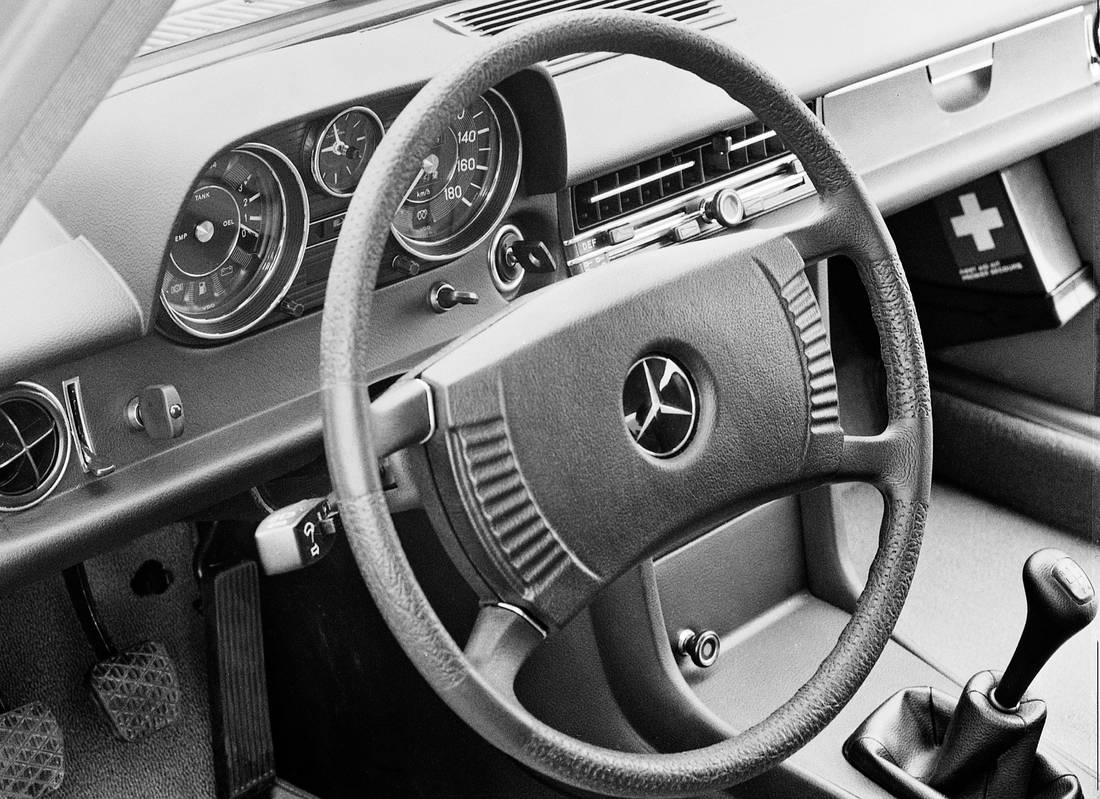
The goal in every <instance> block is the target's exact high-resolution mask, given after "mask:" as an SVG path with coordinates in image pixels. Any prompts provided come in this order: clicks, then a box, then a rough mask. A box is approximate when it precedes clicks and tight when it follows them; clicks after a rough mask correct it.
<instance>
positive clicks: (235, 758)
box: [203, 560, 276, 799]
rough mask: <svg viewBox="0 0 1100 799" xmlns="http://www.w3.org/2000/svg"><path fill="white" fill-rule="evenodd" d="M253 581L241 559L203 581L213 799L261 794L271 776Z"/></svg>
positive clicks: (255, 575)
mask: <svg viewBox="0 0 1100 799" xmlns="http://www.w3.org/2000/svg"><path fill="white" fill-rule="evenodd" d="M259 577H260V570H259V566H258V565H257V564H256V562H255V561H251V560H246V561H241V562H239V563H237V564H234V565H232V566H228V567H225V568H222V569H221V570H219V571H218V572H217V573H213V574H208V575H207V576H206V577H204V578H203V608H204V611H205V615H206V619H207V622H206V624H207V628H206V630H207V650H206V651H207V657H208V658H209V661H210V668H209V669H208V672H209V674H210V683H209V685H210V698H211V710H212V711H213V713H212V718H211V722H212V723H211V726H212V728H213V740H214V775H215V788H216V791H215V793H216V796H217V799H245V797H253V796H256V795H258V794H261V793H262V794H265V795H266V792H267V791H268V790H269V789H270V788H271V786H272V785H273V784H274V782H275V778H276V777H275V750H274V742H273V738H272V733H271V717H270V712H269V708H268V697H267V672H266V669H265V664H264V646H263V643H264V642H263V623H262V622H263V620H262V615H261V607H260V580H259Z"/></svg>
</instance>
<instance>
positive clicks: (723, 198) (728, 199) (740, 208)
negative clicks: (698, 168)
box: [702, 189, 745, 227]
mask: <svg viewBox="0 0 1100 799" xmlns="http://www.w3.org/2000/svg"><path fill="white" fill-rule="evenodd" d="M702 210H703V216H704V217H705V218H706V219H708V220H710V221H712V222H718V223H719V224H721V225H723V226H724V227H736V226H737V225H740V224H741V222H742V220H743V219H744V218H745V204H744V203H743V202H741V195H740V194H738V193H737V192H736V191H735V190H733V189H720V190H719V191H718V192H717V193H715V195H714V196H713V197H711V198H710V199H709V200H707V201H706V202H705V203H704V204H703V209H702Z"/></svg>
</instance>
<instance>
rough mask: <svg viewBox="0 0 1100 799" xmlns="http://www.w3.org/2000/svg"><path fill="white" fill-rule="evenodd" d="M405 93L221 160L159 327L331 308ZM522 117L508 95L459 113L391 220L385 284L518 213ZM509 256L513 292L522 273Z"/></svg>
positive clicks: (228, 324) (214, 328)
mask: <svg viewBox="0 0 1100 799" xmlns="http://www.w3.org/2000/svg"><path fill="white" fill-rule="evenodd" d="M407 100H408V98H407V97H400V98H380V99H376V98H363V99H358V100H356V101H354V102H353V104H351V105H349V106H346V107H342V108H337V109H329V110H327V111H325V112H324V113H323V114H320V115H317V116H312V117H310V118H306V119H296V120H290V121H288V122H286V123H284V124H282V125H280V126H278V127H276V128H274V129H271V130H267V131H263V132H257V133H256V134H255V135H253V136H251V137H250V138H249V140H248V141H246V142H242V143H240V144H236V145H234V146H232V147H231V148H227V149H225V150H222V151H221V152H219V153H217V154H216V155H214V157H213V158H211V160H210V161H209V162H208V163H207V164H206V165H204V166H203V168H202V170H201V172H200V174H199V176H198V178H196V180H195V182H194V184H193V185H192V187H191V188H190V190H189V191H188V194H187V197H186V199H185V200H184V202H183V205H182V207H181V209H180V211H179V214H178V217H177V220H176V224H175V226H174V228H173V230H172V233H171V238H170V241H169V244H168V248H167V253H166V256H165V259H164V277H163V279H162V282H161V287H160V306H161V308H162V309H163V310H164V311H165V314H164V317H165V318H164V319H163V325H162V329H166V330H167V332H169V333H171V332H178V333H181V334H184V335H185V336H190V337H194V338H197V339H201V340H206V341H219V340H225V339H230V338H233V337H236V336H239V335H242V334H244V333H247V332H249V331H250V330H252V329H254V328H257V327H260V326H263V325H264V324H265V323H268V324H270V323H271V322H272V321H273V318H277V317H278V316H279V315H282V316H285V317H298V316H301V315H302V314H304V313H307V312H309V311H313V310H316V309H317V308H319V307H320V306H321V305H322V302H323V299H324V292H325V286H326V282H327V276H328V268H329V264H330V263H331V260H332V254H333V251H334V249H335V247H336V240H337V238H338V236H339V234H340V228H341V224H342V222H343V219H344V214H345V213H346V211H347V207H348V203H349V199H350V198H351V196H352V194H353V193H354V191H355V188H356V186H357V185H358V183H359V180H360V178H361V177H362V175H363V172H364V170H365V169H366V167H367V164H368V163H369V161H370V158H371V156H372V155H373V154H374V151H375V149H376V148H377V147H378V145H379V143H380V142H381V141H382V137H383V136H384V135H385V131H386V128H387V127H388V125H389V124H391V123H392V121H393V119H394V118H395V117H396V115H397V113H398V112H399V111H400V110H401V108H402V107H403V105H404V102H407ZM522 165H523V150H522V139H521V136H520V128H519V120H518V118H517V116H516V112H515V110H514V109H513V108H512V105H511V104H510V103H509V102H508V100H506V99H505V98H504V96H503V95H502V94H501V93H500V92H499V91H495V90H494V91H491V92H489V93H487V94H486V95H485V96H483V97H481V98H478V100H476V101H475V102H474V103H473V104H471V105H470V106H469V107H466V108H462V109H461V110H459V111H458V112H457V113H455V114H454V115H453V117H452V119H451V122H450V124H449V126H448V127H447V128H446V129H445V130H443V131H442V132H441V133H440V135H439V136H438V138H437V139H436V141H435V143H434V145H433V147H432V149H431V151H430V152H429V153H428V155H426V156H425V157H424V159H423V163H422V164H421V165H420V173H419V177H418V178H417V179H416V181H415V183H414V184H413V186H411V187H410V189H409V192H408V194H407V196H406V198H405V200H404V202H403V204H402V206H401V209H400V211H399V213H398V215H397V217H396V218H395V219H394V221H393V224H392V226H391V231H392V241H391V244H390V247H389V249H388V251H387V253H386V258H385V260H386V268H384V269H383V270H382V271H381V274H380V277H379V280H378V281H377V285H378V286H386V285H389V284H391V283H395V282H397V281H399V280H402V279H406V278H409V277H415V276H416V275H418V274H420V273H421V272H426V271H429V270H430V269H432V268H434V267H436V266H438V265H439V264H441V263H442V262H445V261H453V260H455V259H456V258H460V257H461V256H463V255H465V254H467V253H468V252H470V251H471V250H472V249H474V248H475V247H476V246H477V245H478V244H479V243H481V242H482V241H483V240H484V239H485V238H486V237H487V236H488V235H490V233H492V232H493V231H494V230H496V229H497V227H498V226H499V224H500V222H501V220H502V219H503V217H504V215H505V213H506V212H507V211H508V210H509V209H510V208H511V206H512V203H513V201H514V199H515V196H516V192H517V189H518V187H519V178H520V173H521V170H522ZM511 260H512V266H511V273H507V272H505V271H503V270H504V269H505V267H506V266H507V265H506V264H505V263H504V261H503V259H502V260H501V264H500V268H499V269H497V270H494V274H496V275H498V276H500V277H501V281H502V285H504V286H505V287H508V286H510V285H511V284H512V283H517V281H518V279H519V278H520V277H521V274H520V271H519V270H522V267H520V266H518V265H516V264H515V260H514V256H513V257H512V259H511Z"/></svg>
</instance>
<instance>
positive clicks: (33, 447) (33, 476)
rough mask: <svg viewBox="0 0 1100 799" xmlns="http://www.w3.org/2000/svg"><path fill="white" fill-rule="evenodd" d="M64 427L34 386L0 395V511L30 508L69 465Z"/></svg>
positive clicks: (55, 406) (52, 402)
mask: <svg viewBox="0 0 1100 799" xmlns="http://www.w3.org/2000/svg"><path fill="white" fill-rule="evenodd" d="M69 445H70V440H69V429H68V425H67V424H66V422H65V413H64V411H63V410H62V409H61V405H60V404H59V403H58V401H57V399H56V398H55V397H54V396H53V394H51V393H50V392H49V391H47V390H46V389H44V388H42V387H41V386H39V385H35V384H34V383H16V384H15V385H14V386H13V387H12V388H9V389H7V390H5V391H2V392H0V511H13V510H23V509H24V508H29V507H31V506H32V505H36V504H38V503H39V502H41V501H42V500H44V499H45V498H46V497H47V496H49V494H50V492H51V491H53V490H54V488H55V487H56V486H57V483H58V481H60V480H61V475H63V474H64V473H65V467H66V466H68V464H69Z"/></svg>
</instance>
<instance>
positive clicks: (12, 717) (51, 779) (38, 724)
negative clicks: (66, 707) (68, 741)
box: [0, 702, 65, 799]
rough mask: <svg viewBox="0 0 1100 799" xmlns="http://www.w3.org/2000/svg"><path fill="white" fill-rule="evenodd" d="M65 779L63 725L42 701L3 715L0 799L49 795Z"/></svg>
mask: <svg viewBox="0 0 1100 799" xmlns="http://www.w3.org/2000/svg"><path fill="white" fill-rule="evenodd" d="M64 779H65V741H64V737H63V736H62V734H61V726H60V725H59V724H58V723H57V719H56V718H54V715H53V713H52V712H50V709H49V708H48V707H46V706H45V705H43V704H42V703H41V702H30V703H28V704H26V705H22V706H20V707H17V708H15V709H14V710H9V711H8V712H7V713H2V714H0V799H37V797H40V796H49V795H50V794H52V793H53V792H54V791H56V790H57V789H58V788H60V787H61V783H62V782H63V781H64Z"/></svg>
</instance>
